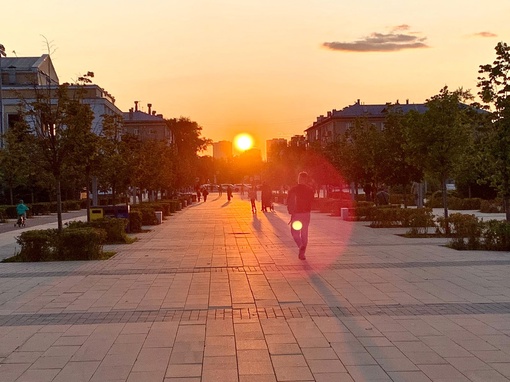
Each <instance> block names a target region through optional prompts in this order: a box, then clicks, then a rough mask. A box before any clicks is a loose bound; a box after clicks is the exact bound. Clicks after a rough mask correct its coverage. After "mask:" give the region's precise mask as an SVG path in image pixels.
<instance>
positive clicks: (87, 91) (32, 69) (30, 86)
mask: <svg viewBox="0 0 510 382" xmlns="http://www.w3.org/2000/svg"><path fill="white" fill-rule="evenodd" d="M58 86H59V78H58V76H57V73H56V70H55V68H54V66H53V63H52V61H51V58H50V56H49V55H48V54H43V55H42V56H40V57H2V58H1V59H0V100H1V102H0V107H1V109H2V110H1V113H0V115H1V122H2V123H1V124H0V127H1V128H2V131H0V133H2V134H3V133H5V132H6V131H7V129H8V128H9V127H12V126H13V124H14V123H16V122H17V121H19V118H20V116H19V108H20V106H22V107H23V106H24V105H25V106H24V107H28V105H30V104H31V103H33V102H34V101H35V100H36V96H37V94H38V93H39V94H41V92H47V94H48V98H49V99H48V101H49V102H52V97H55V90H56V89H57V87H58ZM78 91H79V92H80V94H79V96H80V98H81V100H82V102H84V103H85V104H88V105H89V106H90V108H91V109H92V112H93V113H94V120H93V123H92V130H93V131H94V132H96V133H99V132H101V130H102V120H103V118H102V116H103V115H118V116H121V115H122V112H121V110H120V109H119V108H118V107H117V106H115V98H114V97H113V96H111V95H110V94H109V93H108V92H107V91H105V90H104V89H103V88H101V87H99V86H98V85H94V84H86V85H83V86H77V85H70V86H69V96H70V97H76V96H77V92H78ZM27 122H28V123H29V124H30V123H31V121H29V120H28V121H27Z"/></svg>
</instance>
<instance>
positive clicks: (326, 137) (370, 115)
mask: <svg viewBox="0 0 510 382" xmlns="http://www.w3.org/2000/svg"><path fill="white" fill-rule="evenodd" d="M390 105H391V104H389V103H386V104H379V105H377V104H376V105H366V104H364V103H362V102H361V101H360V100H359V99H358V100H357V102H356V103H354V104H353V105H350V106H347V107H345V108H343V109H342V110H336V109H333V110H331V111H328V112H327V114H326V115H320V116H318V117H317V120H316V121H315V122H314V123H313V124H312V126H310V127H309V128H308V129H306V130H305V135H306V140H307V142H308V144H314V143H320V144H321V145H326V144H327V143H329V142H334V141H335V140H336V139H337V138H338V137H339V136H341V135H342V134H344V133H345V132H346V131H347V130H348V129H350V128H351V127H353V126H354V123H355V122H356V120H357V119H359V118H366V119H367V120H368V122H369V123H371V124H373V125H374V126H376V127H377V128H379V129H383V128H384V121H385V119H386V115H387V114H388V110H389V107H390ZM394 105H395V106H398V107H399V108H400V109H401V110H402V112H403V113H404V114H405V113H408V112H409V111H411V110H415V111H417V112H419V113H424V112H425V111H426V106H425V104H412V103H409V101H406V103H404V104H400V103H398V101H397V103H396V104H394Z"/></svg>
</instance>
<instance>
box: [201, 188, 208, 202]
mask: <svg viewBox="0 0 510 382" xmlns="http://www.w3.org/2000/svg"><path fill="white" fill-rule="evenodd" d="M207 195H209V191H207V187H204V188H203V189H202V196H203V197H204V202H206V201H207Z"/></svg>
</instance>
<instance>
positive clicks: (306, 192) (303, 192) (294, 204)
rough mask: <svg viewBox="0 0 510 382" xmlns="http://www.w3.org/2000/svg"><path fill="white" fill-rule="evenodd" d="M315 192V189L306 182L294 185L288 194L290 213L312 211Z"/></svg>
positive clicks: (288, 209)
mask: <svg viewBox="0 0 510 382" xmlns="http://www.w3.org/2000/svg"><path fill="white" fill-rule="evenodd" d="M314 194H315V193H314V191H313V189H312V188H311V187H309V186H307V185H305V184H298V185H296V186H294V187H292V188H291V189H290V190H289V194H288V196H287V211H288V212H289V214H297V213H301V212H310V211H311V210H312V202H313V199H314V196H315V195H314Z"/></svg>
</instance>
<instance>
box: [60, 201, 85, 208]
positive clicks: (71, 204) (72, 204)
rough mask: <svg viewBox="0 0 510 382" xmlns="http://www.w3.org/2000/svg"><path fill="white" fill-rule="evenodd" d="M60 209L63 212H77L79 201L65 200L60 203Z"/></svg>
mask: <svg viewBox="0 0 510 382" xmlns="http://www.w3.org/2000/svg"><path fill="white" fill-rule="evenodd" d="M62 209H63V210H65V211H79V210H81V209H82V208H81V201H80V200H66V201H65V202H62Z"/></svg>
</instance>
